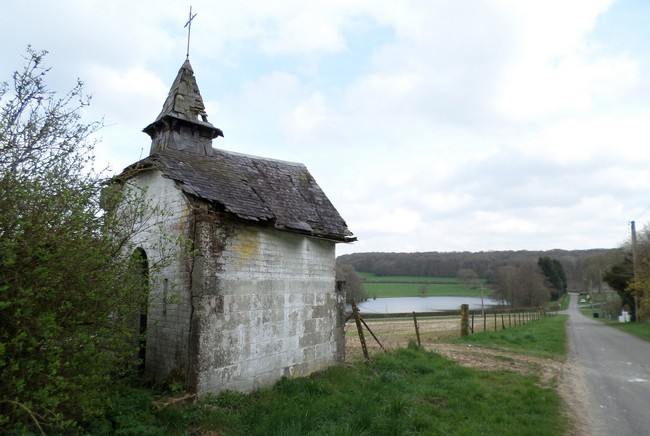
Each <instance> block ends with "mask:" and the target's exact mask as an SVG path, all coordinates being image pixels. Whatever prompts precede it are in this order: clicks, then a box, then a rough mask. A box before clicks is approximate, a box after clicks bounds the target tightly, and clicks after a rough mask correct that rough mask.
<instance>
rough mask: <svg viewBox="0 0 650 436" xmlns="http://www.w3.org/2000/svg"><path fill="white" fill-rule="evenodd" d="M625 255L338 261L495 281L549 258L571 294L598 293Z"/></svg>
mask: <svg viewBox="0 0 650 436" xmlns="http://www.w3.org/2000/svg"><path fill="white" fill-rule="evenodd" d="M621 253H622V251H621V249H591V250H548V251H481V252H477V253H472V252H447V253H444V252H424V253H353V254H345V255H342V256H339V258H338V261H339V262H341V263H344V264H348V265H351V266H352V267H354V269H355V270H357V271H363V272H370V273H374V274H375V275H377V276H419V277H457V275H458V272H459V271H460V270H462V269H472V270H474V272H476V274H477V275H478V276H479V277H481V278H484V279H487V280H488V281H491V280H492V279H493V275H494V274H495V272H496V271H497V270H498V269H499V268H500V267H503V266H521V265H523V264H525V263H531V262H535V263H536V262H537V261H538V259H539V258H540V257H544V256H547V257H550V258H552V259H557V260H559V261H560V263H561V264H562V266H563V267H564V271H565V273H566V277H567V284H568V289H569V290H570V291H573V290H584V289H589V290H594V291H595V290H598V289H600V287H601V286H602V277H603V274H604V273H605V271H606V270H608V269H609V268H610V267H611V266H612V265H613V264H614V263H616V262H617V261H618V260H620V258H621V255H622V254H621Z"/></svg>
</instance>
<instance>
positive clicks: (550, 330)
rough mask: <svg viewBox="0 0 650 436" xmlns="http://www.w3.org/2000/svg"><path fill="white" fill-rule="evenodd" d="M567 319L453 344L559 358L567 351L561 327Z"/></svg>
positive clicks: (489, 333)
mask: <svg viewBox="0 0 650 436" xmlns="http://www.w3.org/2000/svg"><path fill="white" fill-rule="evenodd" d="M567 318H568V316H566V315H558V316H554V317H548V318H543V319H541V320H538V321H535V322H531V323H528V324H525V325H522V326H519V327H517V328H514V329H506V330H498V331H485V332H479V333H476V334H474V335H469V336H466V337H463V338H457V339H454V340H453V342H455V343H467V344H475V345H480V346H483V347H489V348H496V349H499V350H505V351H514V352H517V353H521V354H530V355H534V356H538V357H546V358H560V357H563V356H565V355H566V353H567V351H568V345H567V339H566V332H565V331H564V325H565V323H566V320H567Z"/></svg>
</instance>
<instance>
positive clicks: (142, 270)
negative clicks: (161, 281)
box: [131, 247, 149, 373]
mask: <svg viewBox="0 0 650 436" xmlns="http://www.w3.org/2000/svg"><path fill="white" fill-rule="evenodd" d="M131 261H132V262H131V266H132V268H133V271H134V273H135V274H134V275H135V277H134V279H135V286H134V295H135V296H136V299H137V303H138V315H137V317H136V320H135V323H136V325H137V329H136V332H137V333H138V342H137V343H138V353H137V356H138V371H139V372H141V373H144V368H145V362H146V355H147V313H148V308H149V261H148V259H147V253H146V252H145V251H144V249H142V248H141V247H138V248H136V249H135V251H134V252H133V255H132V256H131Z"/></svg>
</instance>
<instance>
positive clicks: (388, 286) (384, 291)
mask: <svg viewBox="0 0 650 436" xmlns="http://www.w3.org/2000/svg"><path fill="white" fill-rule="evenodd" d="M359 276H361V278H362V279H363V280H364V283H363V287H364V289H365V291H366V293H367V294H368V296H369V297H370V298H387V297H480V296H481V290H480V289H479V288H478V287H475V286H474V287H473V286H469V285H467V284H465V283H461V281H460V280H459V279H457V278H454V277H415V276H387V277H378V276H375V275H374V274H372V273H367V272H359ZM483 292H484V296H485V297H486V298H487V297H489V296H490V294H491V293H490V290H489V289H487V288H485V289H484V291H483Z"/></svg>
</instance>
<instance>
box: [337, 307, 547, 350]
mask: <svg viewBox="0 0 650 436" xmlns="http://www.w3.org/2000/svg"><path fill="white" fill-rule="evenodd" d="M554 315H555V313H547V312H546V311H544V310H543V309H542V308H539V307H536V308H490V309H485V310H480V309H479V310H468V309H467V308H463V309H461V310H452V311H439V312H418V313H416V312H410V313H407V312H404V313H388V314H386V313H361V312H359V310H358V309H357V308H356V305H354V304H353V306H352V312H350V313H349V314H348V315H347V322H346V325H345V331H346V357H350V358H352V357H355V356H358V355H359V354H362V355H363V357H364V358H365V359H369V358H370V354H372V353H376V352H384V351H388V350H392V349H396V348H404V347H406V346H408V344H409V342H411V341H414V342H415V343H417V344H418V345H420V346H425V345H426V344H431V343H436V342H444V341H445V340H448V339H449V338H456V337H460V336H461V335H463V334H474V333H478V332H482V331H488V330H491V331H498V330H504V329H509V328H515V327H518V326H521V325H523V324H527V323H529V322H532V321H535V320H538V319H540V318H543V317H546V316H554Z"/></svg>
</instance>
